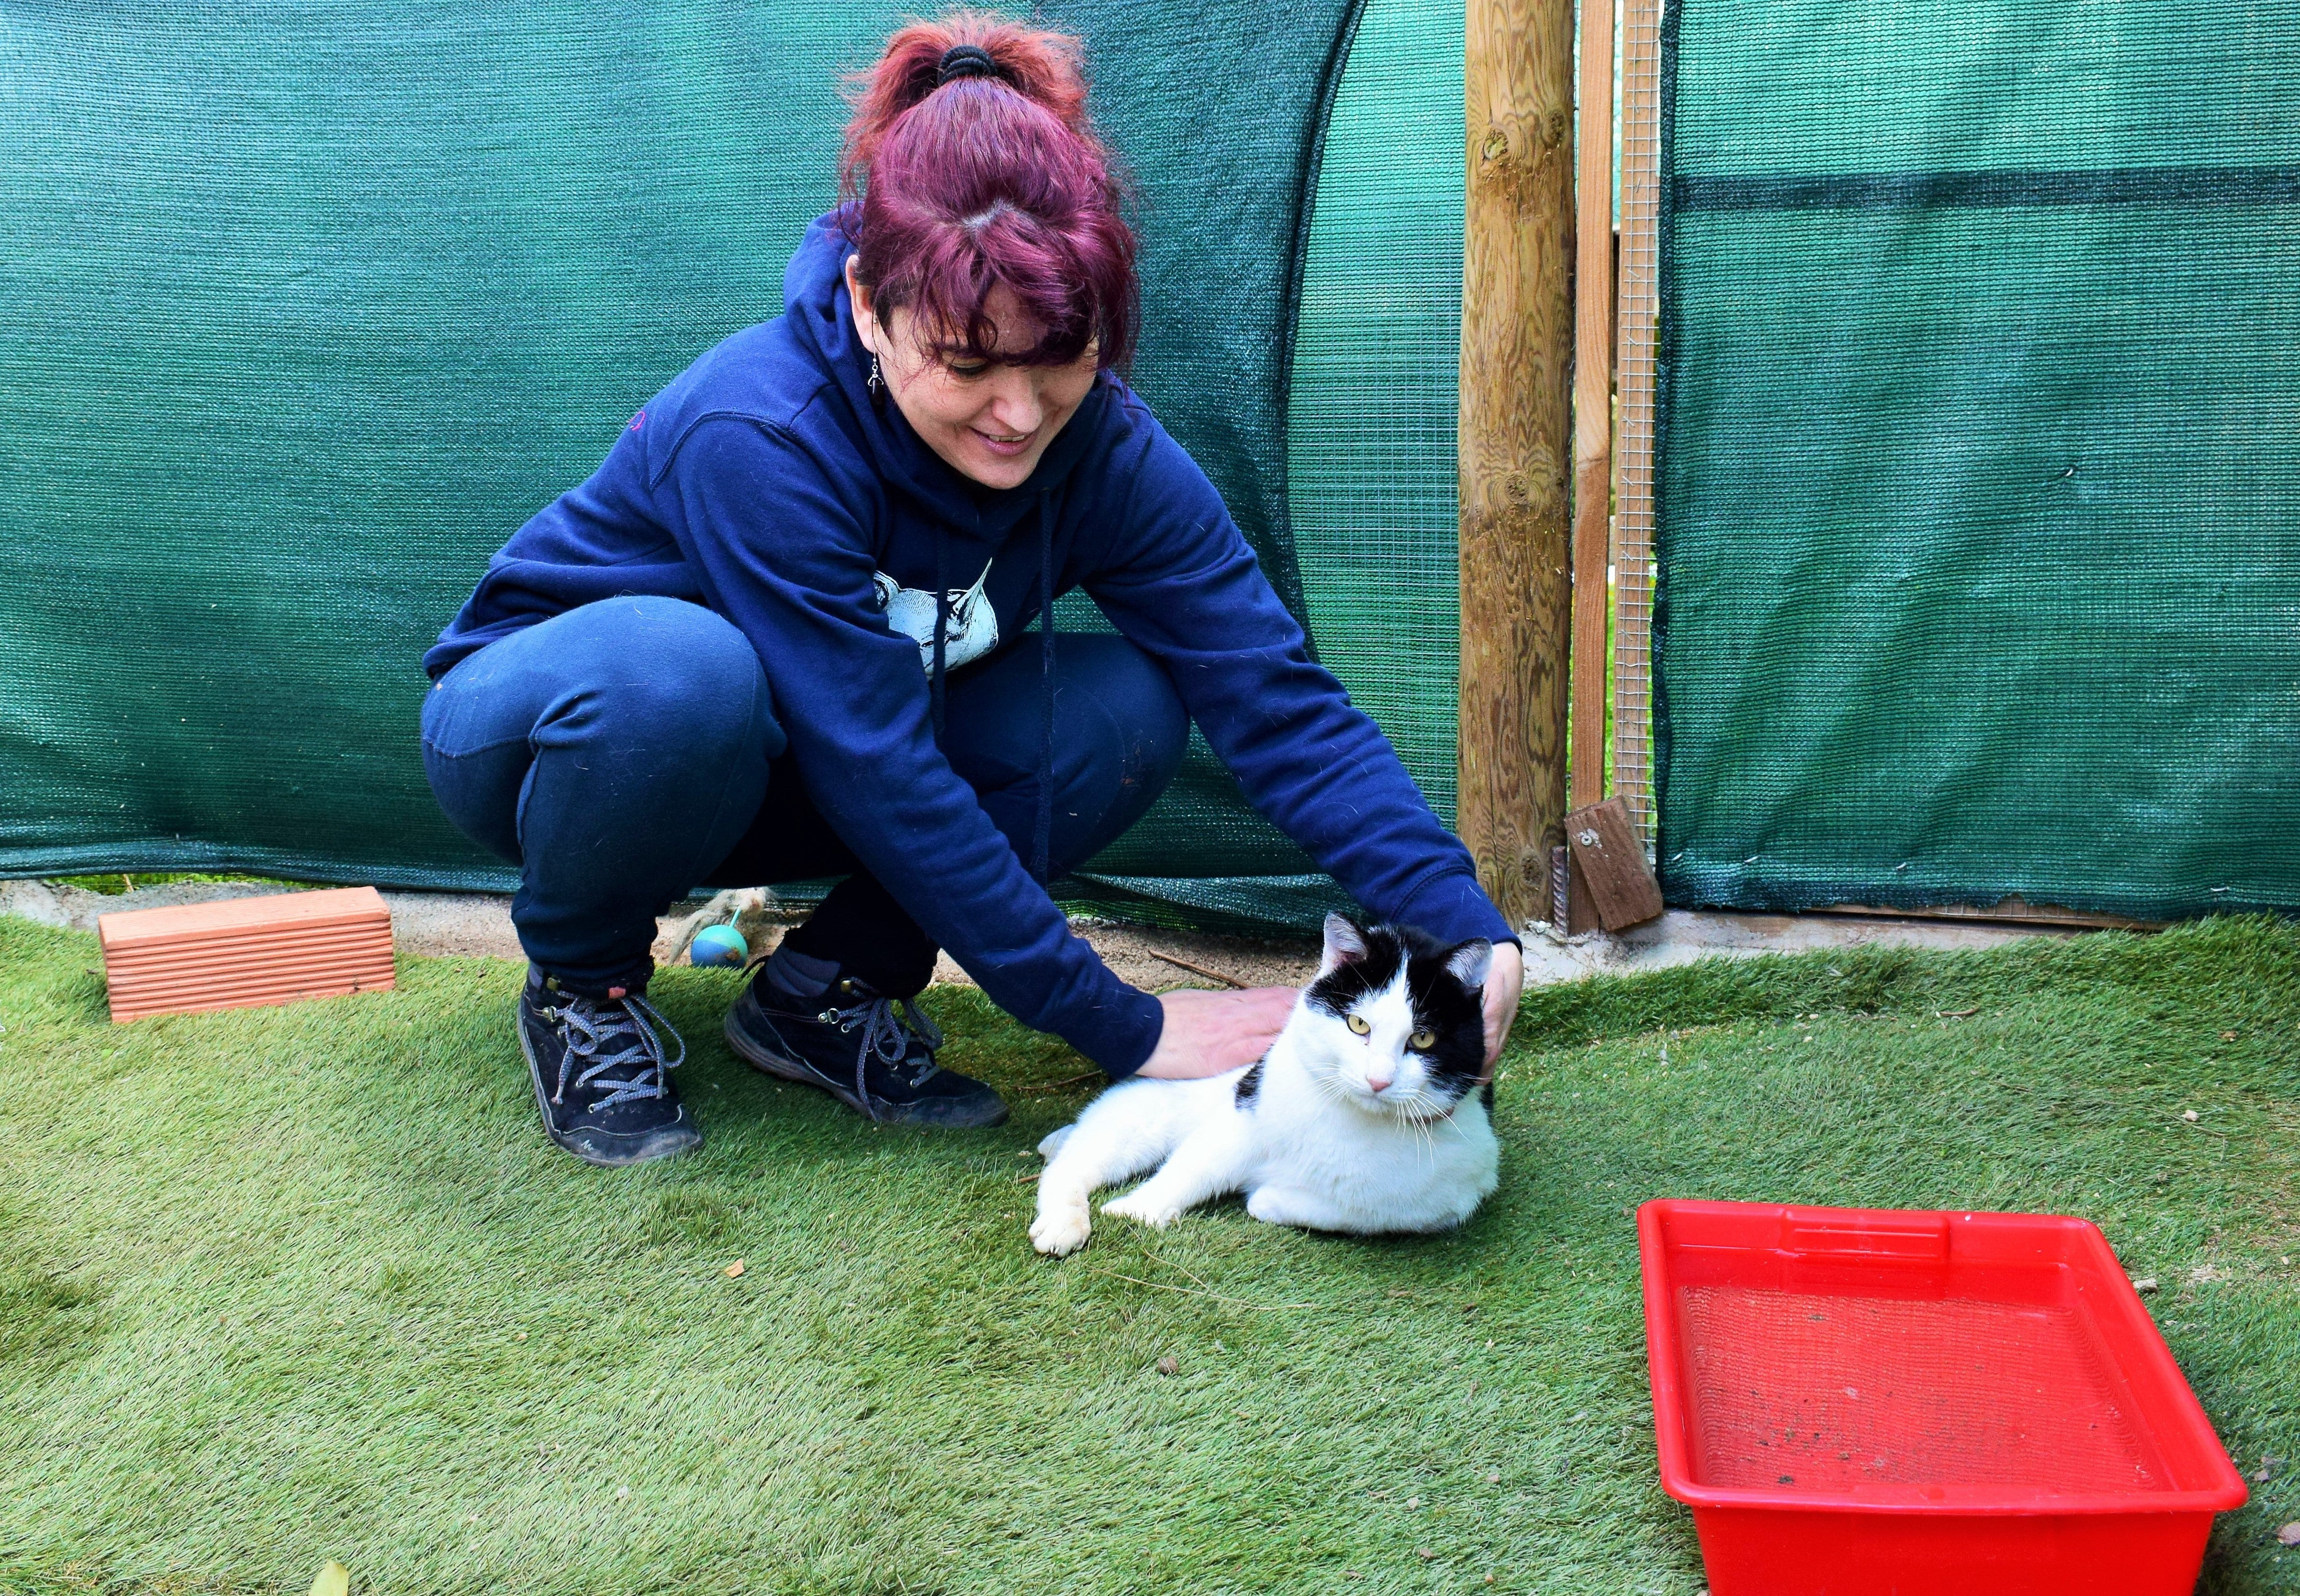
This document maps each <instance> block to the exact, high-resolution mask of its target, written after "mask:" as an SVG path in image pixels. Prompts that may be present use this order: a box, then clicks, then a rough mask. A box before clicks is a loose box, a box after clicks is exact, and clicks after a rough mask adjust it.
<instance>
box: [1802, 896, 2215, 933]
mask: <svg viewBox="0 0 2300 1596" xmlns="http://www.w3.org/2000/svg"><path fill="white" fill-rule="evenodd" d="M1803 912H1804V913H1806V914H1825V915H1835V916H1840V917H1843V918H1846V919H1864V920H1866V919H1876V920H1965V921H1971V922H1976V923H1979V924H1981V925H1988V926H2054V927H2060V928H2061V929H2063V930H2076V931H2161V930H2163V928H2164V927H2166V926H2167V925H2169V924H2170V923H2171V922H2170V921H2167V920H2135V919H2126V918H2125V917H2124V916H2122V915H2121V914H2095V913H2093V912H2091V911H2090V910H2083V909H2063V908H2062V907H2061V906H2060V905H2059V904H2057V903H2031V902H2029V901H2028V900H2026V899H2025V898H2000V899H1998V900H1997V901H1996V902H1994V903H1938V904H1934V905H1933V906H1931V907H1930V908H1926V909H1887V908H1882V907H1879V905H1876V904H1871V903H1827V904H1823V905H1822V906H1821V907H1820V908H1818V909H1808V910H1804V911H1803Z"/></svg>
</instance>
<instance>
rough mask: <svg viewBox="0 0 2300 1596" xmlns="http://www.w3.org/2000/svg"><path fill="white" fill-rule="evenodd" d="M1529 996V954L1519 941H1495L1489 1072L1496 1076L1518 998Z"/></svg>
mask: <svg viewBox="0 0 2300 1596" xmlns="http://www.w3.org/2000/svg"><path fill="white" fill-rule="evenodd" d="M1524 996H1525V955H1524V954H1523V953H1521V952H1519V951H1518V945H1517V943H1513V942H1502V943H1495V944H1494V961H1493V964H1492V966H1491V967H1490V968H1488V969H1487V971H1486V1074H1485V1078H1486V1079H1487V1080H1491V1079H1493V1078H1494V1061H1495V1060H1497V1059H1499V1058H1500V1057H1501V1056H1502V1044H1503V1043H1506V1042H1507V1041H1508V1040H1509V1034H1510V1022H1511V1021H1513V1020H1514V1019H1515V1018H1517V1005H1518V1000H1519V999H1521V998H1522V997H1524Z"/></svg>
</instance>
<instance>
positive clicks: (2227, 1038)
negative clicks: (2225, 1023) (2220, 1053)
mask: <svg viewBox="0 0 2300 1596" xmlns="http://www.w3.org/2000/svg"><path fill="white" fill-rule="evenodd" d="M2235 1040H2236V1033H2235V1032H2234V1031H2222V1032H2221V1041H2222V1042H2234V1041H2235Z"/></svg>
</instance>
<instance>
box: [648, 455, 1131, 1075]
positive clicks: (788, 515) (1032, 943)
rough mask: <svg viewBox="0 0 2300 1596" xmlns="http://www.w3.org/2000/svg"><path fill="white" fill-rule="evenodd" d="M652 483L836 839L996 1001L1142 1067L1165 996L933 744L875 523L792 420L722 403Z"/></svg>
mask: <svg viewBox="0 0 2300 1596" xmlns="http://www.w3.org/2000/svg"><path fill="white" fill-rule="evenodd" d="M659 493H660V495H661V497H662V501H663V507H664V509H665V511H667V515H666V519H667V520H670V521H671V523H672V524H673V526H674V528H675V536H677V538H678V540H679V545H680V548H681V550H682V552H683V553H685V554H686V555H687V559H688V560H689V561H691V562H692V563H693V564H694V566H695V567H696V569H697V570H698V571H699V572H700V573H701V580H702V586H703V589H704V596H705V597H706V599H707V600H708V602H709V603H710V604H711V606H712V608H713V609H715V610H716V611H718V612H719V613H721V614H722V615H724V616H726V617H727V619H729V620H731V621H732V622H734V623H735V625H736V626H737V627H738V628H741V629H742V632H743V635H744V636H746V637H748V638H749V639H750V640H751V645H752V647H754V649H756V650H757V651H758V654H759V660H760V662H761V663H762V665H763V666H764V667H765V668H766V674H767V680H768V682H769V684H770V685H771V687H772V689H773V692H774V699H775V708H776V711H777V713H778V715H779V717H780V719H781V720H782V724H783V727H784V729H785V730H786V731H787V732H788V733H789V735H790V744H791V748H792V749H793V751H794V752H796V753H797V755H798V756H799V758H798V764H799V769H801V770H802V771H803V772H804V773H805V778H806V783H807V791H808V794H810V796H812V798H813V800H814V802H815V806H816V807H817V808H818V809H819V810H821V812H822V815H823V818H824V819H827V820H829V822H830V825H831V827H832V828H833V829H835V830H836V831H837V833H838V835H839V836H840V838H841V839H842V840H844V841H845V842H846V845H847V846H848V847H850V848H852V849H853V850H854V853H855V856H856V857H857V858H859V859H860V860H862V863H863V864H864V865H865V866H867V867H868V868H869V869H870V870H871V874H872V875H874V876H876V877H878V878H879V881H880V882H881V883H882V884H883V885H885V886H886V887H887V890H888V891H889V892H891V893H892V894H894V896H895V898H896V902H900V903H901V904H902V906H903V907H904V910H907V911H908V912H909V913H910V914H911V915H912V918H914V919H916V920H917V921H918V922H919V924H920V925H921V927H924V928H925V929H926V931H927V934H928V935H930V936H932V937H933V938H934V939H935V940H936V941H937V942H938V943H941V944H942V945H943V946H944V947H945V948H946V949H948V950H949V952H950V953H951V956H952V957H953V958H954V959H956V960H958V962H959V963H960V964H961V965H962V966H963V967H964V968H965V969H966V971H967V972H968V973H969V974H970V975H971V976H973V977H974V978H975V979H976V980H978V981H979V982H981V984H982V988H983V990H984V991H985V992H986V993H988V994H989V995H990V997H991V999H992V1001H993V1002H996V1003H997V1004H998V1005H999V1007H1001V1008H1003V1009H1004V1010H1006V1011H1007V1012H1009V1013H1010V1014H1013V1016H1014V1017H1015V1018H1018V1019H1020V1020H1021V1021H1022V1022H1023V1023H1024V1024H1026V1025H1029V1026H1032V1027H1037V1028H1038V1029H1039V1030H1043V1031H1051V1032H1053V1033H1054V1034H1055V1035H1059V1036H1061V1037H1062V1038H1063V1040H1064V1041H1066V1042H1068V1043H1071V1045H1072V1046H1073V1047H1076V1048H1077V1049H1078V1050H1079V1052H1082V1053H1084V1054H1086V1055H1087V1057H1088V1058H1090V1059H1092V1060H1094V1061H1095V1062H1096V1063H1097V1064H1099V1065H1101V1066H1102V1067H1103V1068H1104V1069H1106V1070H1108V1071H1109V1072H1110V1073H1111V1074H1112V1075H1113V1076H1123V1075H1128V1074H1130V1073H1132V1072H1133V1071H1134V1070H1135V1069H1137V1068H1139V1067H1140V1066H1141V1064H1142V1061H1143V1060H1146V1059H1147V1058H1148V1057H1149V1056H1150V1052H1151V1050H1152V1049H1153V1048H1154V1047H1155V1046H1156V1045H1157V1042H1158V1035H1159V1032H1160V1029H1161V1028H1162V1026H1163V1010H1161V1009H1160V1008H1159V1005H1158V1000H1157V999H1155V998H1154V997H1152V996H1150V995H1149V994H1148V993H1143V992H1140V991H1138V990H1136V989H1135V988H1134V987H1131V986H1129V985H1126V984H1125V983H1124V982H1122V981H1121V980H1120V979H1119V978H1118V977H1116V976H1115V975H1113V974H1112V973H1111V971H1110V969H1109V968H1108V967H1107V966H1105V965H1104V963H1103V962H1102V960H1101V958H1100V957H1099V956H1098V955H1097V954H1096V952H1095V951H1094V950H1093V949H1092V948H1091V947H1089V946H1088V945H1087V943H1085V942H1083V941H1082V940H1080V939H1079V938H1078V937H1077V936H1074V935H1071V928H1070V923H1069V921H1068V920H1067V919H1065V918H1064V916H1063V912H1062V910H1060V909H1058V908H1056V907H1055V905H1054V901H1053V900H1052V899H1050V898H1049V897H1047V895H1046V890H1045V889H1044V888H1043V887H1041V886H1040V885H1038V882H1037V881H1036V880H1034V879H1033V878H1032V877H1031V876H1030V874H1029V871H1027V870H1025V869H1023V868H1022V862H1021V860H1019V859H1017V858H1016V857H1015V854H1014V850H1013V847H1012V846H1011V845H1010V844H1008V843H1007V841H1006V838H1005V835H1004V834H1003V833H1002V832H1000V831H999V830H998V828H997V827H996V826H995V825H993V824H992V823H991V819H990V817H989V816H988V814H986V813H984V812H983V810H982V806H981V804H980V803H979V802H977V801H976V798H975V795H974V791H973V789H972V788H971V787H970V786H967V785H966V783H965V782H964V781H963V780H962V779H961V778H960V777H959V776H958V775H957V774H956V773H955V772H954V771H953V770H952V769H951V768H950V764H949V762H948V761H946V759H945V758H944V757H943V754H942V751H941V750H940V749H939V748H938V747H937V746H936V744H935V741H934V736H933V731H932V728H931V726H930V723H929V708H928V698H927V684H926V678H925V677H924V675H923V674H922V673H921V671H920V669H919V651H918V645H917V644H914V643H912V641H911V640H910V639H909V638H907V637H903V636H896V634H895V633H894V632H892V631H890V630H889V629H888V628H887V624H886V621H885V618H884V617H883V616H882V615H881V614H880V613H879V610H878V608H877V606H876V604H875V603H874V602H873V590H872V586H871V572H872V569H873V557H872V552H871V542H870V539H869V537H868V536H867V534H866V532H865V530H864V528H863V526H862V522H861V520H859V519H858V516H857V514H856V512H855V511H854V509H853V508H852V507H851V506H850V505H848V504H846V503H844V502H842V501H841V499H840V497H839V495H838V494H837V491H836V490H835V489H834V487H833V486H832V478H830V477H829V474H828V473H827V472H826V471H825V470H823V469H822V467H821V465H820V464H819V463H818V462H817V461H815V460H814V459H813V458H812V457H811V456H810V455H809V454H808V453H807V451H806V450H805V448H804V445H801V444H800V443H799V442H797V441H796V439H794V438H793V437H791V436H789V435H787V434H785V433H782V432H779V431H775V430H771V429H770V428H767V427H764V426H762V425H761V424H759V423H756V422H754V421H751V420H742V419H737V418H731V417H722V418H718V419H713V420H704V421H702V422H700V423H698V424H697V425H696V427H695V428H693V430H692V431H690V432H689V433H688V434H687V436H685V437H684V438H682V439H681V440H680V442H679V445H678V449H677V453H676V454H675V456H674V457H673V460H672V461H671V466H670V469H669V470H667V472H666V473H665V476H664V478H663V480H662V486H661V488H660V490H659ZM924 861H931V867H930V868H929V867H928V866H927V865H926V864H925V863H924Z"/></svg>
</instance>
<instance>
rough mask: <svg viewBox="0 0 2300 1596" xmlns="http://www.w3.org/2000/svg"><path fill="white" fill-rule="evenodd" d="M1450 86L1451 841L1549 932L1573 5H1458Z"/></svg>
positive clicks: (1532, 1) (1496, 0) (1561, 628)
mask: <svg viewBox="0 0 2300 1596" xmlns="http://www.w3.org/2000/svg"><path fill="white" fill-rule="evenodd" d="M1465 21H1466V31H1465V46H1464V56H1463V81H1464V86H1465V92H1466V104H1465V111H1466V113H1467V122H1466V132H1467V135H1468V145H1467V149H1466V152H1465V154H1466V159H1467V162H1468V180H1467V204H1466V211H1465V215H1464V220H1463V240H1462V244H1463V248H1462V258H1463V292H1462V356H1461V361H1462V368H1461V418H1460V429H1459V442H1460V462H1461V463H1460V471H1461V478H1460V481H1461V516H1462V534H1461V578H1462V692H1461V701H1462V702H1461V719H1460V728H1461V729H1460V734H1459V744H1458V751H1459V755H1460V781H1461V806H1460V810H1459V819H1458V823H1459V827H1460V830H1461V834H1462V839H1463V842H1464V843H1466V844H1468V845H1469V848H1470V852H1471V854H1472V855H1473V856H1474V857H1475V858H1476V860H1477V861H1478V875H1479V879H1480V880H1482V881H1483V882H1484V883H1485V886H1486V890H1487V891H1488V893H1490V894H1492V896H1493V899H1494V902H1496V904H1498V905H1499V906H1500V908H1501V910H1502V912H1503V913H1504V915H1506V916H1507V917H1508V918H1509V919H1510V922H1511V923H1512V924H1513V925H1524V924H1526V923H1527V922H1528V921H1529V920H1533V919H1546V918H1547V917H1548V894H1547V891H1546V887H1547V881H1548V869H1547V866H1548V860H1549V849H1550V847H1551V846H1552V845H1553V844H1554V843H1555V842H1556V841H1557V840H1558V836H1559V827H1560V822H1561V821H1562V820H1563V816H1564V811H1565V712H1566V680H1565V668H1566V644H1567V636H1568V632H1569V630H1570V628H1571V610H1572V597H1571V577H1570V574H1569V566H1570V561H1571V536H1570V528H1569V524H1568V504H1569V499H1568V494H1567V476H1568V470H1569V462H1570V461H1571V446H1572V445H1571V403H1570V398H1571V395H1570V390H1569V371H1570V367H1571V355H1572V347H1571V345H1572V325H1573V323H1572V304H1571V297H1570V287H1569V285H1570V282H1571V270H1570V269H1571V258H1572V256H1571V251H1572V236H1573V210H1572V206H1573V173H1572V125H1573V104H1572V96H1573V9H1572V4H1571V0H1470V3H1469V6H1468V14H1467V17H1466V19H1465Z"/></svg>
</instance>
